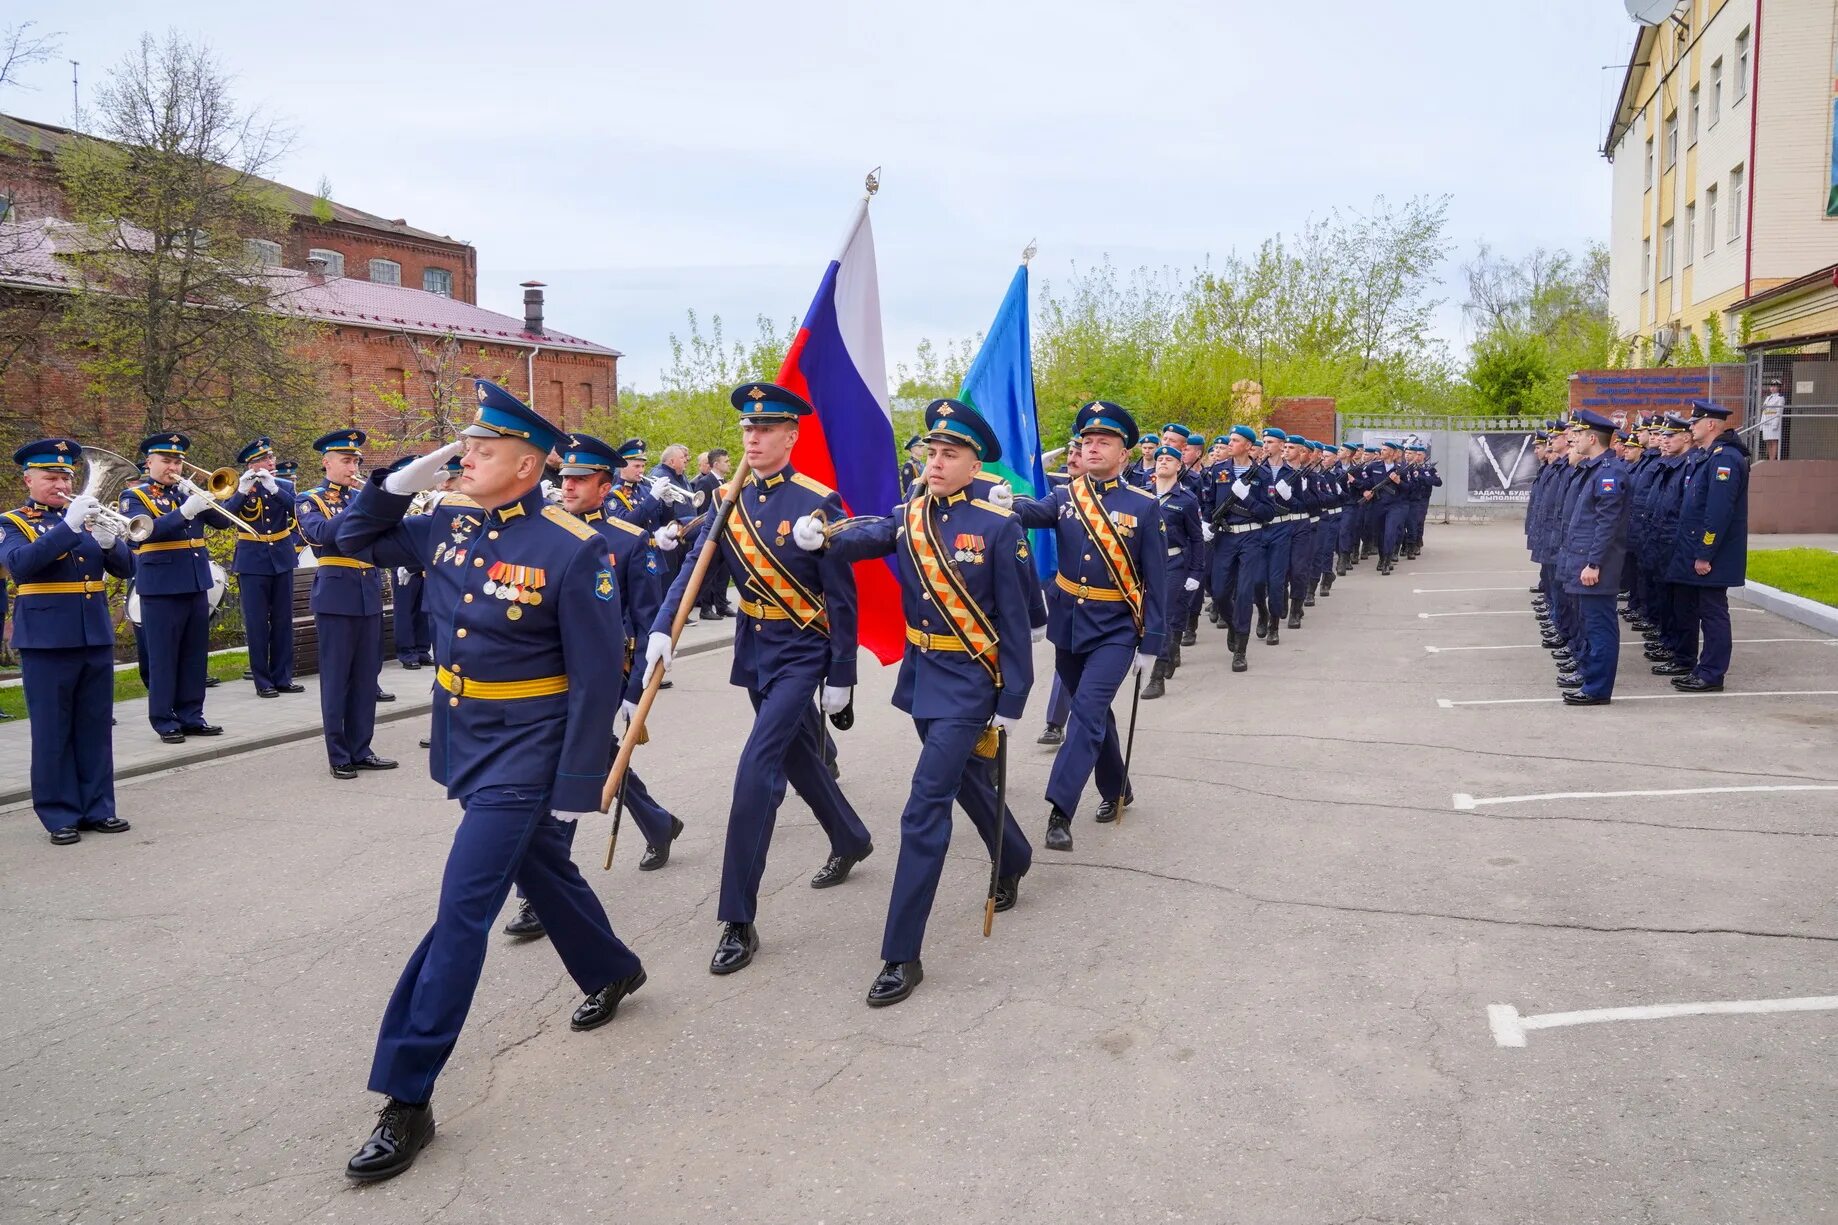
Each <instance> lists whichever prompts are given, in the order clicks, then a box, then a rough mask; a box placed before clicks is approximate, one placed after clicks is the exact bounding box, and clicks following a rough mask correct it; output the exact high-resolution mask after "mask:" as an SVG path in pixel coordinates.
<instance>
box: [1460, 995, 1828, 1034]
mask: <svg viewBox="0 0 1838 1225" xmlns="http://www.w3.org/2000/svg"><path fill="white" fill-rule="evenodd" d="M1834 1008H1838V995H1803V996H1799V997H1796V998H1793V999H1785V1000H1712V1001H1710V1002H1708V1003H1701V1004H1647V1005H1644V1006H1642V1007H1636V1008H1586V1009H1584V1010H1582V1011H1580V1012H1544V1013H1539V1014H1537V1015H1536V1016H1529V1017H1523V1016H1520V1015H1519V1010H1518V1009H1517V1008H1515V1007H1513V1006H1512V1005H1511V1004H1489V1005H1487V1027H1488V1028H1489V1029H1491V1030H1492V1031H1493V1040H1494V1043H1495V1044H1496V1045H1499V1046H1524V1045H1525V1035H1526V1033H1527V1031H1529V1030H1534V1029H1556V1028H1558V1027H1559V1026H1563V1025H1594V1024H1596V1023H1597V1022H1600V1021H1663V1020H1666V1019H1667V1018H1669V1017H1703V1016H1729V1015H1732V1014H1739V1013H1766V1012H1825V1011H1829V1010H1831V1009H1834Z"/></svg>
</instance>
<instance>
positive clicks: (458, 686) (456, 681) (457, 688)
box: [447, 672, 466, 698]
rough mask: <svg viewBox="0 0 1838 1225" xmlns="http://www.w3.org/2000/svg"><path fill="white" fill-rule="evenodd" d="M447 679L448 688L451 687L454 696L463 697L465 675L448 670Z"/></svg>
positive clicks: (464, 692) (464, 694) (464, 693)
mask: <svg viewBox="0 0 1838 1225" xmlns="http://www.w3.org/2000/svg"><path fill="white" fill-rule="evenodd" d="M447 679H448V682H449V688H450V689H451V691H452V693H453V696H454V697H456V698H463V697H465V696H466V678H465V677H463V676H460V675H458V674H457V673H453V672H449V673H447Z"/></svg>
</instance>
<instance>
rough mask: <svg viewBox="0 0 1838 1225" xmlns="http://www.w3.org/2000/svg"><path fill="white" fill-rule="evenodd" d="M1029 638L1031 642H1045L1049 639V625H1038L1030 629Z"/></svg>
mask: <svg viewBox="0 0 1838 1225" xmlns="http://www.w3.org/2000/svg"><path fill="white" fill-rule="evenodd" d="M1028 640H1029V641H1030V642H1045V641H1046V640H1047V627H1046V626H1044V625H1036V626H1035V627H1034V628H1033V629H1031V630H1029V631H1028Z"/></svg>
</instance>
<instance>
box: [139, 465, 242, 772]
mask: <svg viewBox="0 0 1838 1225" xmlns="http://www.w3.org/2000/svg"><path fill="white" fill-rule="evenodd" d="M190 449H191V439H190V438H188V437H186V436H185V435H184V434H179V433H171V434H155V435H153V436H152V437H151V438H144V439H142V440H141V443H140V453H141V454H142V455H143V456H145V457H146V465H147V479H146V481H144V482H142V483H141V484H138V485H132V486H130V487H129V488H128V489H127V490H126V491H125V492H124V493H123V494H122V495H121V505H120V510H121V513H122V514H124V515H129V516H133V515H148V516H150V517H151V518H152V519H153V534H152V535H150V536H148V537H147V538H146V539H145V540H143V541H141V542H140V543H139V544H136V545H135V546H134V590H135V591H136V592H137V593H138V594H139V596H140V632H141V642H142V645H143V650H142V655H141V657H142V659H143V660H144V661H145V663H146V666H147V675H146V680H147V717H148V720H149V721H150V722H151V723H152V724H153V730H154V731H156V732H158V733H159V737H160V739H161V740H162V741H164V742H165V743H167V744H184V743H185V738H186V737H187V736H221V735H222V734H223V729H222V728H221V727H217V726H216V725H214V724H211V723H207V722H205V720H204V681H205V673H206V668H207V665H208V662H209V659H208V657H209V654H210V634H209V630H210V616H211V609H210V600H209V599H208V597H207V593H208V592H209V591H210V589H211V563H210V555H209V554H208V553H207V552H206V551H205V547H204V531H205V528H206V526H207V523H206V521H205V520H204V518H203V515H204V513H205V512H206V511H207V510H209V509H210V507H211V498H210V495H209V494H207V493H205V492H203V491H202V490H196V489H194V490H193V491H192V492H189V493H188V492H186V491H185V490H183V489H181V488H179V482H180V480H181V479H182V478H183V476H184V473H185V467H184V462H183V461H184V457H185V454H186V452H188V451H189V450H190Z"/></svg>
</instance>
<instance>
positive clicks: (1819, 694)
mask: <svg viewBox="0 0 1838 1225" xmlns="http://www.w3.org/2000/svg"><path fill="white" fill-rule="evenodd" d="M1830 697H1838V689H1767V690H1759V691H1756V692H1754V693H1627V694H1616V695H1615V698H1614V700H1615V701H1617V702H1658V701H1664V700H1668V699H1672V698H1685V699H1689V700H1691V701H1696V702H1702V701H1704V700H1705V699H1706V698H1830ZM1563 700H1564V699H1563V697H1562V696H1561V695H1560V696H1558V697H1554V698H1469V699H1465V700H1463V701H1459V702H1457V701H1451V700H1450V699H1448V698H1437V699H1436V705H1438V706H1440V707H1442V709H1444V710H1451V709H1453V708H1454V707H1457V706H1526V705H1530V704H1531V703H1534V702H1561V701H1563Z"/></svg>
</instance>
